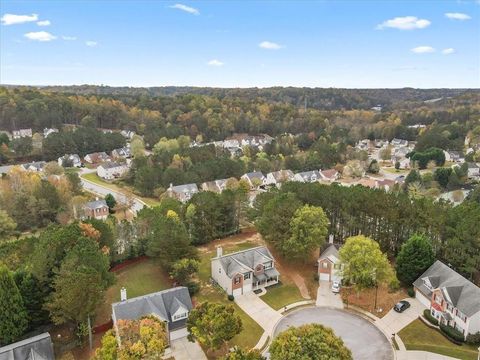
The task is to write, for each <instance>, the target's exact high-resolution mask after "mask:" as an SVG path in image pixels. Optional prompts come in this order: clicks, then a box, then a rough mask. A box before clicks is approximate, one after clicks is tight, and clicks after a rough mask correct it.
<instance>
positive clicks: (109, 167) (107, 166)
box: [99, 161, 126, 169]
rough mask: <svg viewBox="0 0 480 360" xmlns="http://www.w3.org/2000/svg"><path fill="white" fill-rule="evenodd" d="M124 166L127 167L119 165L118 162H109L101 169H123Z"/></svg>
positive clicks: (122, 164)
mask: <svg viewBox="0 0 480 360" xmlns="http://www.w3.org/2000/svg"><path fill="white" fill-rule="evenodd" d="M122 166H126V164H124V163H117V162H114V161H107V162H104V163H103V164H101V165H100V166H99V167H102V168H104V169H114V168H117V167H122Z"/></svg>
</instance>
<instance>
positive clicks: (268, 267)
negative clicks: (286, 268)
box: [264, 261, 272, 269]
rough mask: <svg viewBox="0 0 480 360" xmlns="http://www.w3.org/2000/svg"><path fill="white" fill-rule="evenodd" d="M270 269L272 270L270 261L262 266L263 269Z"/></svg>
mask: <svg viewBox="0 0 480 360" xmlns="http://www.w3.org/2000/svg"><path fill="white" fill-rule="evenodd" d="M271 268H272V262H271V261H270V262H269V263H266V264H265V265H264V269H271Z"/></svg>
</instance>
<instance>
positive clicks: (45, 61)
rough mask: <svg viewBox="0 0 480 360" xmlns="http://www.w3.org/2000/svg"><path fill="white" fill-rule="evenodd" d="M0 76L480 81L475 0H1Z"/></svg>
mask: <svg viewBox="0 0 480 360" xmlns="http://www.w3.org/2000/svg"><path fill="white" fill-rule="evenodd" d="M0 83H1V84H19V85H80V84H95V85H100V84H103V85H110V86H213V87H269V86H299V87H336V88H399V87H415V88H439V87H449V88H479V87H480V0H452V1H434V0H430V1H413V0H411V1H380V0H377V1H361V0H356V1H355V0H351V1H263V2H261V1H253V0H250V1H220V0H217V1H181V2H176V1H154V0H150V1H125V0H124V1H115V0H108V1H97V0H88V1H85V0H84V1H76V0H68V1H66V0H65V1H60V0H56V1H48V0H41V1H40V0H35V1H33V0H31V1H14V0H0Z"/></svg>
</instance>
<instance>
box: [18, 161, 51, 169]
mask: <svg viewBox="0 0 480 360" xmlns="http://www.w3.org/2000/svg"><path fill="white" fill-rule="evenodd" d="M45 164H46V162H45V161H35V162H31V163H27V164H22V165H21V166H22V167H23V168H24V169H25V170H28V169H29V168H31V167H33V168H35V170H36V171H41V170H42V169H43V167H44V166H45Z"/></svg>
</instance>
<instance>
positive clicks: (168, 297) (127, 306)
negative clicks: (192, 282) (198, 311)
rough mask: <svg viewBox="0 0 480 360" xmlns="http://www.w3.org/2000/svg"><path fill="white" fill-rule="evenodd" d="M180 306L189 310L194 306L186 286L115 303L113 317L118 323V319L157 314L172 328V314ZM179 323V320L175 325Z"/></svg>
mask: <svg viewBox="0 0 480 360" xmlns="http://www.w3.org/2000/svg"><path fill="white" fill-rule="evenodd" d="M180 307H183V308H185V309H186V310H188V311H190V310H192V307H193V306H192V300H191V299H190V294H189V293H188V288H186V287H184V286H179V287H175V288H171V289H168V290H163V291H159V292H156V293H152V294H148V295H144V296H139V297H136V298H132V299H128V300H125V301H121V302H117V303H114V304H112V319H113V322H114V323H116V322H117V321H118V320H137V319H140V318H141V317H143V316H147V315H155V316H157V317H158V318H160V319H161V320H163V321H168V323H169V328H170V330H172V324H171V323H172V315H173V314H175V312H176V311H177V310H178V309H179V308H180ZM177 323H178V321H176V322H175V324H174V325H177ZM174 327H175V328H176V327H177V326H174Z"/></svg>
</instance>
